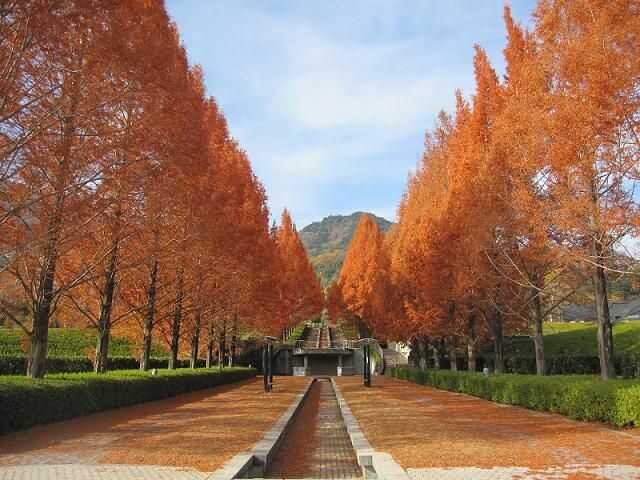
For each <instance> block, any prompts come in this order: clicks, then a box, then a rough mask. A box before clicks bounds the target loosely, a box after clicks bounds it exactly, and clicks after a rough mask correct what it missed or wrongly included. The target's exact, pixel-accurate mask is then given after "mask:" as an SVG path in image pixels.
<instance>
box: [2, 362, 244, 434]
mask: <svg viewBox="0 0 640 480" xmlns="http://www.w3.org/2000/svg"><path fill="white" fill-rule="evenodd" d="M255 374H256V371H255V370H254V369H249V368H228V369H225V370H223V371H222V372H219V371H218V370H211V369H206V370H205V369H200V370H191V369H183V370H160V371H159V372H158V374H157V375H151V374H150V373H148V372H140V371H137V370H125V371H119V372H111V373H107V374H101V375H100V374H95V373H66V374H64V373H63V374H54V375H47V377H46V378H45V379H43V380H32V379H29V378H26V377H7V376H5V377H0V433H7V432H11V431H15V430H22V429H25V428H29V427H31V426H33V425H37V424H41V423H50V422H56V421H60V420H65V419H69V418H72V417H77V416H81V415H87V414H90V413H94V412H99V411H102V410H107V409H110V408H116V407H122V406H126V405H133V404H136V403H142V402H148V401H151V400H158V399H162V398H167V397H172V396H175V395H179V394H181V393H186V392H191V391H194V390H201V389H205V388H210V387H213V386H216V385H222V384H226V383H232V382H236V381H239V380H243V379H246V378H250V377H253V376H255Z"/></svg>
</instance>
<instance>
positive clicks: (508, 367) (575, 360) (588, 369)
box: [484, 354, 640, 378]
mask: <svg viewBox="0 0 640 480" xmlns="http://www.w3.org/2000/svg"><path fill="white" fill-rule="evenodd" d="M484 361H485V364H488V365H489V366H492V365H493V359H492V358H486V359H485V360H484ZM614 363H615V369H616V372H617V373H618V375H621V376H623V377H625V378H640V355H638V354H626V355H617V356H616V357H615V358H614ZM505 371H506V373H523V374H535V373H536V359H535V357H520V356H515V357H507V358H505ZM545 373H546V374H547V375H584V374H591V375H598V374H599V373H600V359H599V358H598V356H597V355H556V356H551V357H547V358H546V359H545Z"/></svg>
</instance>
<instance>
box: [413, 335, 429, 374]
mask: <svg viewBox="0 0 640 480" xmlns="http://www.w3.org/2000/svg"><path fill="white" fill-rule="evenodd" d="M416 343H417V347H418V366H419V367H420V369H421V370H423V371H424V370H426V369H427V356H428V348H429V347H428V343H427V340H426V339H425V338H418V340H417V341H416Z"/></svg>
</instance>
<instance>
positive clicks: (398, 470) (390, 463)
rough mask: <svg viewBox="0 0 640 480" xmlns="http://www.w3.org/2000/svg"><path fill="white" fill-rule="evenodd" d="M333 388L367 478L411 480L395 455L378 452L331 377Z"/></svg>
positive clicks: (359, 462)
mask: <svg viewBox="0 0 640 480" xmlns="http://www.w3.org/2000/svg"><path fill="white" fill-rule="evenodd" d="M331 384H332V385H333V390H334V392H335V394H336V398H337V399H338V405H339V407H340V413H341V414H342V419H343V420H344V424H345V426H346V427H347V432H348V433H349V438H351V444H352V445H353V449H354V450H355V451H356V457H357V458H358V464H359V465H360V466H361V467H362V473H363V475H364V478H365V479H379V480H409V475H408V474H407V472H405V470H404V469H403V468H402V467H401V466H400V465H398V464H397V463H396V461H395V460H394V459H393V456H392V455H390V454H389V453H385V452H376V451H375V450H374V449H373V447H372V446H371V444H370V443H369V440H367V437H366V436H365V435H364V433H363V432H362V430H361V429H360V424H359V423H358V420H357V419H356V417H355V415H354V414H353V413H352V412H351V409H350V408H349V405H348V404H347V402H346V400H345V399H344V397H343V396H342V392H341V391H340V387H338V384H337V383H336V381H335V379H333V378H332V379H331Z"/></svg>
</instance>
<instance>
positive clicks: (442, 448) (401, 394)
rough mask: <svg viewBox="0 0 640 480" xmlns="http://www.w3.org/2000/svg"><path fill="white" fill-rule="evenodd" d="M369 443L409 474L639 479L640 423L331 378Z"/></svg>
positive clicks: (452, 479) (482, 479)
mask: <svg viewBox="0 0 640 480" xmlns="http://www.w3.org/2000/svg"><path fill="white" fill-rule="evenodd" d="M336 381H337V383H338V385H339V387H340V390H341V392H342V396H343V397H344V399H345V400H346V402H347V404H348V405H349V407H350V409H351V411H352V412H353V414H354V415H355V417H356V418H357V420H358V422H359V424H360V427H361V429H362V430H363V432H364V434H365V435H366V436H367V439H368V440H369V442H370V443H371V445H372V446H373V448H374V449H376V450H377V451H382V452H387V453H390V454H391V455H392V456H393V458H394V459H395V461H396V462H397V463H399V464H400V465H401V466H402V467H403V468H404V469H406V471H407V473H408V474H409V476H410V477H411V478H413V479H414V480H467V479H473V480H578V479H580V480H583V479H584V480H586V479H589V480H595V479H600V480H640V429H635V430H625V431H620V430H616V429H613V428H609V427H608V426H606V425H602V424H596V423H587V422H577V421H574V420H570V419H568V418H565V417H562V416H560V415H555V414H549V413H542V412H535V411H531V410H526V409H523V408H518V407H511V406H506V405H500V404H497V403H493V402H488V401H485V400H481V399H478V398H475V397H471V396H468V395H463V394H458V393H452V392H446V391H443V390H437V389H433V388H429V387H425V386H422V385H415V384H412V383H409V382H406V381H400V380H395V379H391V378H385V377H374V381H373V386H372V388H370V389H366V388H363V387H362V385H361V383H362V381H361V379H360V378H355V377H353V378H350V377H340V378H337V379H336Z"/></svg>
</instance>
